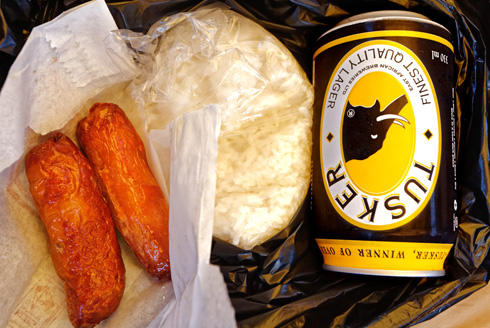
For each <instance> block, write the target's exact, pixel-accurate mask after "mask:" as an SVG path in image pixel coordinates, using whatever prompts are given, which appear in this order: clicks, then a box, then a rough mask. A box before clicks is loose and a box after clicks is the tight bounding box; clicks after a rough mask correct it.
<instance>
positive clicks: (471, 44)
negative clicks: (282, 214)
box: [0, 0, 490, 327]
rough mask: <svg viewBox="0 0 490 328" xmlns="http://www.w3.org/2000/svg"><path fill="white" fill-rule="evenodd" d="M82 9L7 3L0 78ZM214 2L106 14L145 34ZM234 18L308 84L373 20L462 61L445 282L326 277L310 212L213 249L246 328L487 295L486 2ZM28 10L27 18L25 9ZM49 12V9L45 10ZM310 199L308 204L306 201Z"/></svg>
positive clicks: (378, 317) (355, 317)
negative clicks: (425, 34) (38, 35)
mask: <svg viewBox="0 0 490 328" xmlns="http://www.w3.org/2000/svg"><path fill="white" fill-rule="evenodd" d="M79 3H80V2H77V1H74V2H65V3H62V2H59V1H48V2H47V3H44V2H43V3H41V2H31V3H30V6H31V7H30V8H26V7H25V6H20V5H17V3H15V2H7V3H2V7H1V8H2V16H0V19H2V20H3V22H2V23H3V24H2V34H1V43H0V54H1V58H2V60H1V74H2V76H5V74H6V71H7V70H8V67H9V65H10V63H11V62H12V61H13V58H14V57H15V55H16V54H18V52H19V51H20V48H21V47H22V44H23V38H24V37H25V35H23V34H22V31H23V30H25V31H29V30H30V29H31V28H32V26H33V25H36V24H39V23H41V22H44V21H46V20H49V19H51V18H53V17H54V16H55V15H57V14H58V13H60V12H61V11H62V10H64V9H66V8H68V7H72V6H74V5H76V4H79ZM208 3H209V1H205V2H199V1H159V2H145V1H128V2H119V3H114V4H109V5H110V8H111V12H112V14H113V16H114V18H115V20H116V22H117V23H118V25H119V27H120V28H127V29H132V30H133V31H136V32H146V31H147V30H148V29H149V28H150V26H151V25H152V24H153V23H155V22H156V21H157V20H158V19H160V18H161V17H162V16H170V15H172V14H175V13H178V12H186V11H190V10H192V9H195V8H196V7H199V6H202V5H204V4H208ZM226 4H227V5H228V6H230V7H231V9H233V10H235V11H237V12H239V13H241V14H243V15H244V16H245V17H249V18H251V19H253V20H255V21H256V22H258V23H259V24H261V25H262V26H263V27H265V28H266V29H267V30H268V31H270V32H271V33H273V34H274V35H275V36H276V37H277V38H278V39H279V40H281V41H282V42H283V44H284V45H285V46H286V47H287V48H288V49H289V50H290V51H291V52H292V53H293V55H294V56H295V57H296V59H297V60H298V62H299V63H300V64H301V66H302V67H303V69H304V70H305V72H306V73H307V74H308V75H309V76H310V75H311V58H312V53H313V49H314V44H315V40H316V39H317V37H318V36H319V35H321V34H322V33H323V32H325V31H326V30H328V29H329V28H331V27H332V26H334V25H335V24H336V23H338V22H339V21H340V20H342V19H344V18H347V17H349V16H351V15H354V14H359V13H363V12H368V11H374V10H387V9H390V10H393V9H401V10H411V11H414V12H418V13H421V14H423V15H425V16H427V17H429V18H430V19H432V20H434V21H436V22H438V23H441V24H442V25H444V26H446V27H447V28H448V29H449V30H450V31H451V33H452V35H453V39H454V47H455V58H456V72H457V81H456V82H457V85H456V106H457V114H458V122H457V123H458V131H457V132H458V162H457V176H458V203H459V204H460V209H459V218H460V224H459V233H458V239H457V241H456V245H455V248H454V253H453V254H452V256H451V258H450V260H449V262H448V263H447V267H446V272H447V273H446V276H445V277H442V278H386V277H383V278H380V277H373V276H359V275H349V274H341V273H333V272H326V271H324V270H322V268H321V265H322V258H321V255H320V253H319V251H318V249H317V246H316V245H315V244H314V242H313V239H312V227H311V222H310V213H309V207H308V206H307V204H306V206H300V209H299V210H298V212H297V213H296V215H295V216H294V218H293V220H292V221H291V222H290V223H289V225H288V226H287V227H286V228H285V229H283V230H281V231H280V232H279V233H277V234H276V235H274V236H272V237H271V238H269V239H268V240H267V241H265V242H262V243H260V244H259V245H257V246H255V247H253V248H252V249H249V250H247V249H245V248H240V247H237V246H233V245H232V244H230V243H228V242H225V241H222V240H220V239H217V238H216V239H215V240H214V241H213V248H212V256H211V262H212V263H215V264H219V265H220V267H221V271H222V273H223V275H224V277H225V281H226V282H227V285H228V291H229V295H230V298H231V300H232V303H233V305H234V307H235V310H236V319H237V322H238V325H239V326H241V327H252V326H253V327H272V326H310V327H316V326H346V327H366V326H371V327H398V326H399V327H402V326H408V325H412V324H415V323H417V322H420V321H423V320H426V319H429V318H431V317H433V316H434V315H436V314H438V313H440V312H441V311H443V310H445V309H447V308H448V307H450V306H451V305H453V304H455V303H457V302H458V301H460V300H462V299H463V298H465V297H467V296H469V295H470V294H471V293H473V292H474V291H476V290H477V289H479V288H481V287H483V286H484V285H486V283H487V281H488V270H489V269H490V262H489V261H488V259H487V251H488V246H489V243H490V240H489V237H490V229H489V224H490V218H489V214H490V213H489V195H488V192H487V190H488V184H489V182H490V176H489V169H488V160H489V154H488V150H489V149H488V130H487V123H488V119H487V103H486V93H487V80H488V76H487V64H486V60H487V57H486V53H485V43H486V41H487V42H488V40H489V34H488V28H489V25H488V20H487V19H486V18H485V14H486V13H487V12H488V9H490V4H488V3H487V2H485V1H473V2H464V1H456V2H453V1H451V2H450V3H449V4H448V3H446V2H443V1H435V0H433V1H430V0H425V1H423V0H419V1H410V2H407V1H400V0H392V1H377V2H372V1H355V2H350V1H349V2H347V1H345V2H341V1H321V2H320V1H302V0H299V1H269V2H262V1H259V2H256V1H253V2H251V1H245V0H243V1H226ZM21 8H22V9H21ZM41 8H43V9H41ZM306 199H308V197H307V198H306Z"/></svg>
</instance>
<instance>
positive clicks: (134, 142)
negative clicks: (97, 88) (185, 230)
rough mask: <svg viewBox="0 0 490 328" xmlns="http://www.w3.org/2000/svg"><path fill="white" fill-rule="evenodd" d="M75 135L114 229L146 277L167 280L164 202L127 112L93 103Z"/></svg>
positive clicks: (166, 231)
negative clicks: (98, 183) (100, 184)
mask: <svg viewBox="0 0 490 328" xmlns="http://www.w3.org/2000/svg"><path fill="white" fill-rule="evenodd" d="M77 137H78V140H79V142H80V146H81V148H82V149H83V151H84V152H85V154H86V155H87V157H88V159H89V160H90V161H91V162H92V165H93V166H94V169H95V172H96V173H97V175H98V176H99V178H100V180H101V181H102V182H103V185H104V187H105V188H103V191H104V193H105V195H106V198H107V201H108V204H109V207H110V209H111V212H112V216H113V218H114V221H115V223H116V227H117V229H118V230H119V232H120V233H121V235H122V236H123V237H124V239H125V240H126V242H127V243H128V245H129V246H130V247H131V249H132V250H133V252H134V253H135V254H136V256H137V257H138V259H139V261H140V262H141V263H142V264H143V265H144V267H145V268H146V271H147V272H148V273H149V274H150V275H151V276H154V277H158V278H159V279H163V278H169V277H170V265H169V253H168V247H169V246H168V211H169V209H168V204H167V202H166V200H165V198H164V195H163V192H162V190H161V188H160V186H159V185H158V183H157V181H156V180H155V178H154V176H153V174H152V172H151V170H150V168H149V166H148V163H147V160H146V152H145V148H144V145H143V142H142V141H141V139H140V137H139V136H138V134H137V132H136V130H135V129H134V127H133V125H132V124H131V122H130V121H129V119H128V118H127V117H126V114H125V113H124V112H123V110H122V109H121V108H119V107H118V106H117V105H114V104H99V103H98V104H95V105H94V106H92V108H91V109H90V113H89V115H88V116H87V117H86V118H84V119H83V120H82V121H80V122H79V124H78V128H77Z"/></svg>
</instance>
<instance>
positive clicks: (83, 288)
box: [25, 133, 125, 327]
mask: <svg viewBox="0 0 490 328" xmlns="http://www.w3.org/2000/svg"><path fill="white" fill-rule="evenodd" d="M25 166H26V175H27V179H28V180H29V189H30V192H31V194H32V197H33V198H34V202H35V204H36V207H37V210H38V211H39V214H40V216H41V220H42V221H43V223H44V225H45V227H46V232H47V234H48V236H49V249H50V253H51V258H52V260H53V264H54V267H55V269H56V272H57V274H58V276H59V277H60V278H61V280H62V281H63V282H64V285H65V291H66V300H67V306H68V315H69V317H70V321H71V322H72V324H73V326H74V327H93V326H95V325H96V324H98V323H99V322H100V321H102V320H103V319H105V318H107V317H108V316H110V315H111V314H112V313H113V312H114V311H115V310H116V308H117V307H118V305H119V302H120V300H121V297H122V295H123V292H124V284H125V276H124V274H125V268H124V264H123V262H122V259H121V251H120V248H119V244H118V243H117V238H116V231H115V228H114V222H113V220H112V217H111V213H110V211H109V208H108V206H107V204H106V202H105V201H104V198H103V195H102V192H101V191H100V189H99V187H98V185H97V180H96V177H95V174H94V171H93V169H92V167H91V166H90V163H89V161H88V160H87V158H86V157H85V156H84V155H83V153H82V152H81V151H80V150H79V149H78V148H77V146H76V145H75V144H74V143H73V142H72V141H71V140H70V139H69V138H68V137H67V136H65V135H63V134H61V133H56V134H55V135H54V136H53V137H51V138H50V139H48V140H47V141H45V142H44V143H42V144H40V145H39V146H37V147H35V148H33V149H32V150H31V151H30V152H29V153H28V154H27V157H26V162H25Z"/></svg>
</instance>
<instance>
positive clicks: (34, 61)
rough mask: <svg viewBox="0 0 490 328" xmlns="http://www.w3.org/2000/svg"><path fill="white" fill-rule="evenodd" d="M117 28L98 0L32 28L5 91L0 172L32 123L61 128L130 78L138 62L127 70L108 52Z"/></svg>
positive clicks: (0, 100) (41, 128)
mask: <svg viewBox="0 0 490 328" xmlns="http://www.w3.org/2000/svg"><path fill="white" fill-rule="evenodd" d="M115 29H117V26H116V24H115V22H114V20H113V18H112V16H111V14H110V12H109V9H108V8H107V6H106V4H105V2H104V1H101V0H96V1H93V2H89V3H86V4H84V5H81V6H80V7H77V8H76V9H72V10H70V11H67V12H65V13H63V14H62V15H60V16H59V17H57V18H56V19H54V20H52V21H51V22H49V23H46V24H43V25H41V26H38V27H36V28H35V29H34V30H33V31H32V33H31V34H30V36H29V39H28V40H27V42H26V44H25V46H24V47H23V49H22V51H21V53H20V54H19V56H18V57H17V59H16V60H15V62H14V64H13V65H12V67H11V68H10V71H9V74H8V77H7V80H6V81H5V84H4V85H3V88H2V92H1V93H0V104H1V106H0V140H2V142H1V143H0V154H2V156H1V157H0V171H2V170H4V169H5V168H7V167H8V166H10V165H11V164H12V163H14V162H15V161H16V160H17V159H19V157H20V156H21V155H22V152H23V149H24V131H25V128H26V127H27V126H29V127H30V128H31V129H32V130H34V131H35V132H37V133H39V134H46V133H48V132H50V131H53V130H57V129H60V128H61V127H63V126H64V125H65V124H66V123H67V122H68V120H69V119H70V118H72V117H73V116H74V115H75V114H76V113H77V112H78V111H79V110H80V108H81V107H82V106H83V105H84V103H85V102H86V100H87V99H89V98H91V97H93V96H95V95H96V94H97V93H99V92H100V91H101V90H102V89H103V88H105V87H108V86H110V85H113V84H115V83H118V82H122V81H125V80H127V76H126V75H125V74H130V72H131V71H132V70H134V69H135V66H133V67H129V68H128V71H127V72H121V70H120V68H119V67H118V66H116V65H115V64H114V63H113V61H112V59H111V57H110V56H109V55H108V54H107V52H106V51H105V49H106V48H107V47H111V45H110V43H112V42H115V41H113V39H112V38H110V33H111V31H112V30H115ZM107 43H109V44H107ZM133 72H134V71H133Z"/></svg>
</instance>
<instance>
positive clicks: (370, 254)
mask: <svg viewBox="0 0 490 328" xmlns="http://www.w3.org/2000/svg"><path fill="white" fill-rule="evenodd" d="M316 242H317V243H318V246H319V247H320V250H321V252H322V255H323V261H324V264H325V265H327V266H329V267H339V268H351V269H353V270H354V271H355V270H356V269H359V270H361V271H362V270H363V269H369V270H380V271H383V270H386V271H440V270H444V261H445V260H446V257H447V256H448V254H449V252H450V250H451V247H452V246H453V245H452V244H436V243H408V242H387V241H367V240H366V241H361V240H334V239H316Z"/></svg>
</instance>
